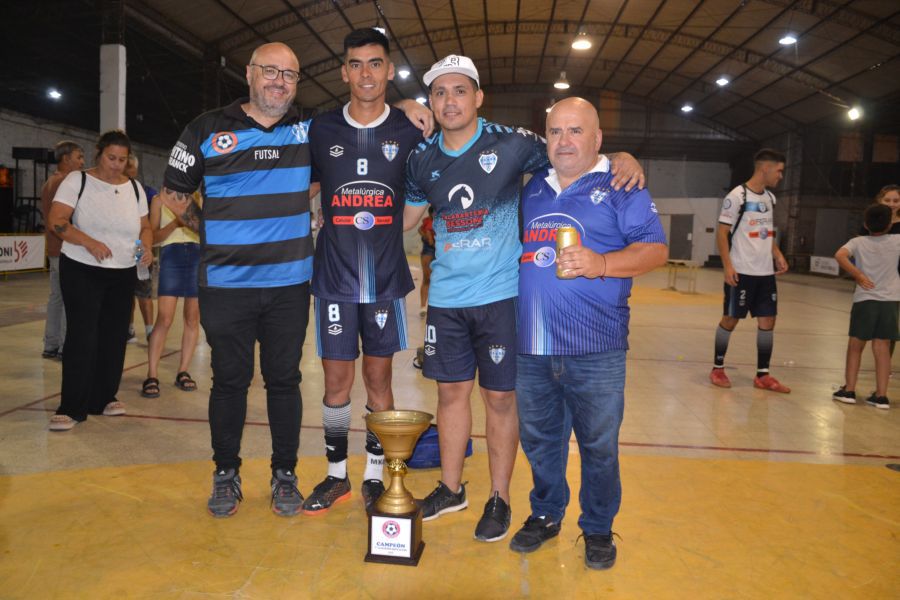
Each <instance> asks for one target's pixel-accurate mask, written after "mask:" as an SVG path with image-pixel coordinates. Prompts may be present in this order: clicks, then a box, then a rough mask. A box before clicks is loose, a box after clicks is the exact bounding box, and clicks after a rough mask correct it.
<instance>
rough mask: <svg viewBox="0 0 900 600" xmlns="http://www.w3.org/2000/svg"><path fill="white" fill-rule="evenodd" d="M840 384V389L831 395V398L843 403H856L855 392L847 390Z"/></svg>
mask: <svg viewBox="0 0 900 600" xmlns="http://www.w3.org/2000/svg"><path fill="white" fill-rule="evenodd" d="M844 387H845V386H843V385H842V386H841V389H839V390H838V391H836V392H835V393H833V394H832V395H831V399H832V400H837V401H838V402H843V403H844V404H856V392H848V391H847V390H845V389H844Z"/></svg>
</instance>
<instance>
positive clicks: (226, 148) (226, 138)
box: [212, 131, 238, 154]
mask: <svg viewBox="0 0 900 600" xmlns="http://www.w3.org/2000/svg"><path fill="white" fill-rule="evenodd" d="M237 143H238V139H237V136H236V135H235V134H234V133H232V132H230V131H222V132H219V133H217V134H215V135H213V140H212V149H213V150H214V151H215V152H218V153H219V154H228V153H229V152H231V151H232V150H234V149H235V148H237Z"/></svg>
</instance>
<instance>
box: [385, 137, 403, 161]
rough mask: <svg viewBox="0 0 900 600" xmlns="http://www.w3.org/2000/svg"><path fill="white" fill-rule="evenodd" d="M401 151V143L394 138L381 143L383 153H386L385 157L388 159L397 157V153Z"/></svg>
mask: <svg viewBox="0 0 900 600" xmlns="http://www.w3.org/2000/svg"><path fill="white" fill-rule="evenodd" d="M398 152H400V144H399V143H397V142H395V141H393V140H386V141H384V142H382V143H381V153H382V154H384V157H385V158H386V159H388V160H394V159H395V158H397V153H398Z"/></svg>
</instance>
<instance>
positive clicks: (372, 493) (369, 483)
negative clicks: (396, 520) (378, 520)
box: [362, 479, 384, 510]
mask: <svg viewBox="0 0 900 600" xmlns="http://www.w3.org/2000/svg"><path fill="white" fill-rule="evenodd" d="M383 493H384V482H383V481H381V480H380V479H366V480H365V481H363V484H362V497H363V502H364V503H365V504H366V510H370V509H371V508H372V507H373V506H375V503H376V502H378V499H379V498H381V495H382V494H383Z"/></svg>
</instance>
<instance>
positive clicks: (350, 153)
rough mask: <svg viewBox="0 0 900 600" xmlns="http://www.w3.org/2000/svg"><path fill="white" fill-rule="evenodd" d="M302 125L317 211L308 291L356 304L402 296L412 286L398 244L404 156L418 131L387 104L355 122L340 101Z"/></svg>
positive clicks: (400, 240)
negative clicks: (318, 195) (318, 198)
mask: <svg viewBox="0 0 900 600" xmlns="http://www.w3.org/2000/svg"><path fill="white" fill-rule="evenodd" d="M309 133H310V135H309V137H310V152H311V154H312V165H313V174H312V178H313V181H318V182H320V183H321V185H322V188H321V189H322V216H323V219H324V224H323V226H322V229H321V231H319V235H318V237H317V238H316V254H315V262H314V268H313V278H312V293H313V294H314V295H315V296H316V297H318V298H324V299H327V300H334V301H337V302H355V303H359V304H369V303H372V302H383V301H386V300H396V299H397V298H403V297H404V296H406V294H408V293H409V292H410V291H412V290H413V288H414V287H415V285H414V284H413V280H412V276H411V275H410V273H409V265H408V264H407V261H406V253H405V252H404V250H403V207H404V197H405V195H406V184H405V176H406V159H407V157H408V156H409V153H410V152H411V151H412V149H413V148H415V147H416V144H418V143H419V142H420V141H421V140H422V132H421V131H419V130H418V129H416V128H415V126H413V124H412V123H410V121H409V120H408V119H407V118H406V117H405V116H404V114H403V113H402V112H401V111H399V110H397V109H395V108H389V107H387V106H385V111H384V114H383V115H382V116H381V117H380V118H378V119H376V120H375V121H374V122H373V123H370V124H368V125H365V126H363V125H361V124H360V123H357V122H356V121H354V120H353V118H352V117H350V114H349V111H348V108H347V106H345V107H344V108H343V109H336V110H333V111H330V112H326V113H324V114H322V115H319V116H317V117H316V118H315V119H313V121H312V124H311V125H310V130H309Z"/></svg>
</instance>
